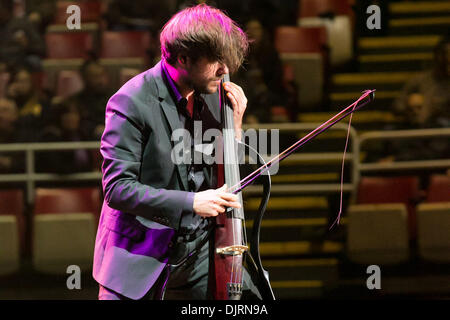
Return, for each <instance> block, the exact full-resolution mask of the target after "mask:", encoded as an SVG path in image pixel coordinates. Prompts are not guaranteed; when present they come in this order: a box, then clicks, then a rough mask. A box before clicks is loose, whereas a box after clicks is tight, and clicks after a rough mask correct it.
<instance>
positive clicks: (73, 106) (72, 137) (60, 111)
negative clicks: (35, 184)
mask: <svg viewBox="0 0 450 320" xmlns="http://www.w3.org/2000/svg"><path fill="white" fill-rule="evenodd" d="M80 111H81V110H80V106H79V105H78V101H77V100H76V99H67V100H65V101H63V102H62V103H61V104H59V105H56V106H55V107H54V109H53V112H54V118H55V122H54V123H53V124H51V125H49V126H47V127H45V129H44V130H43V132H42V134H41V137H40V141H42V142H74V141H88V140H91V139H90V136H89V133H88V132H87V130H86V127H85V126H84V124H83V120H82V118H81V112H80ZM37 158H38V161H37V162H38V170H39V171H41V172H56V173H74V172H85V171H91V170H92V158H91V154H90V152H89V151H87V150H84V149H78V150H67V151H58V152H54V151H52V152H41V153H39V154H38V157H37Z"/></svg>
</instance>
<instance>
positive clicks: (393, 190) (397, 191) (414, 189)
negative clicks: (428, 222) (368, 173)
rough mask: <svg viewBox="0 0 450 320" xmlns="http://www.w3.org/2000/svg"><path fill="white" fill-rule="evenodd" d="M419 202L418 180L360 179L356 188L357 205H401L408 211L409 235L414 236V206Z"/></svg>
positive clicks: (392, 178)
mask: <svg viewBox="0 0 450 320" xmlns="http://www.w3.org/2000/svg"><path fill="white" fill-rule="evenodd" d="M419 200H420V189H419V178H418V177H414V176H405V177H362V178H361V180H360V183H359V186H358V196H357V204H376V203H384V204H387V203H391V204H392V203H402V204H404V205H405V206H406V208H407V210H408V223H409V234H410V237H411V238H412V239H413V238H415V235H416V215H415V206H416V203H417V202H418V201H419Z"/></svg>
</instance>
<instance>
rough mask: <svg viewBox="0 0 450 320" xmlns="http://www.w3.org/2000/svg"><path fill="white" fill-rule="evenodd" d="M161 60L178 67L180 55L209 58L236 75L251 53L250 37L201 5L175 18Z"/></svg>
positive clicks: (166, 32) (164, 33)
mask: <svg viewBox="0 0 450 320" xmlns="http://www.w3.org/2000/svg"><path fill="white" fill-rule="evenodd" d="M160 42H161V56H162V58H163V59H165V60H166V61H167V62H168V63H169V64H171V65H175V63H176V59H177V56H178V55H180V54H181V55H186V56H187V57H189V58H191V59H192V60H193V61H196V60H197V59H198V58H201V57H202V58H203V57H204V58H207V59H209V60H211V61H220V62H223V63H225V64H226V65H227V67H228V68H229V69H230V71H231V72H234V71H236V70H237V69H239V67H240V66H241V64H242V62H243V61H244V58H245V55H246V54H247V50H248V39H247V35H246V34H245V32H244V31H242V29H241V28H239V26H238V25H237V24H236V23H235V22H234V21H233V20H231V19H230V18H229V17H228V16H227V15H225V13H223V12H222V11H221V10H219V9H216V8H213V7H210V6H208V5H205V4H200V5H197V6H195V7H190V8H186V9H184V10H182V11H180V12H178V13H177V14H175V15H174V16H173V17H172V18H171V19H170V20H169V21H168V22H167V23H166V24H165V25H164V27H163V29H162V31H161V34H160Z"/></svg>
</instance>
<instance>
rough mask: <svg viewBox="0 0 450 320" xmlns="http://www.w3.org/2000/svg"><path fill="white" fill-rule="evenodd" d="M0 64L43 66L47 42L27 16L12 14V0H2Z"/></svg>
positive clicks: (29, 66) (32, 67)
mask: <svg viewBox="0 0 450 320" xmlns="http://www.w3.org/2000/svg"><path fill="white" fill-rule="evenodd" d="M0 48H1V51H0V64H2V63H3V64H6V65H7V66H9V67H14V68H16V67H18V66H26V67H28V68H31V69H32V70H39V69H40V68H41V58H42V57H43V56H44V55H45V42H44V40H43V38H42V37H41V36H40V35H39V32H38V31H37V30H36V29H35V27H34V26H33V25H32V24H31V22H30V21H29V20H28V19H27V18H26V17H20V18H19V17H13V16H12V0H0Z"/></svg>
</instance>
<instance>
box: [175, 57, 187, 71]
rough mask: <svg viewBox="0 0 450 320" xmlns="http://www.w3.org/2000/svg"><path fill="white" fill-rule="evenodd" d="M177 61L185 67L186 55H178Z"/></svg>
mask: <svg viewBox="0 0 450 320" xmlns="http://www.w3.org/2000/svg"><path fill="white" fill-rule="evenodd" d="M177 61H178V63H179V64H180V65H181V66H182V67H183V68H186V65H187V61H188V57H187V56H185V55H179V56H178V58H177Z"/></svg>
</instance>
